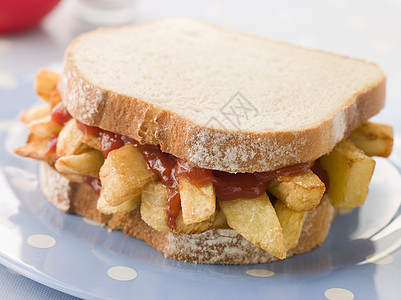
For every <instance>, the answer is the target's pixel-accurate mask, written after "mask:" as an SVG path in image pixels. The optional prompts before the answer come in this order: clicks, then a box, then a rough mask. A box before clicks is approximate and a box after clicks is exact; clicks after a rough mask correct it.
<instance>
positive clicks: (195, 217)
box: [180, 177, 216, 225]
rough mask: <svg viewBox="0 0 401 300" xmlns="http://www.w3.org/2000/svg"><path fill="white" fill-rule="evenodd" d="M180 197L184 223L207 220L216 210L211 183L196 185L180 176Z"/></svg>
mask: <svg viewBox="0 0 401 300" xmlns="http://www.w3.org/2000/svg"><path fill="white" fill-rule="evenodd" d="M180 198H181V209H182V217H183V220H184V224H187V225H188V224H193V223H199V222H201V221H204V220H207V219H208V218H209V217H210V216H211V215H212V214H213V213H214V212H215V210H216V195H215V193H214V188H213V184H212V183H210V184H208V185H205V186H198V185H196V184H193V183H191V182H190V181H189V180H188V179H187V178H186V177H181V178H180Z"/></svg>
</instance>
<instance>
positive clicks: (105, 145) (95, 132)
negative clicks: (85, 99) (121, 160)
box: [77, 121, 135, 158]
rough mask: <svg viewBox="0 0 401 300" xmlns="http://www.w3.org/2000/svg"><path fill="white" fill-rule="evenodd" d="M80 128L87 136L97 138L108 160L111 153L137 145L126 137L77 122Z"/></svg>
mask: <svg viewBox="0 0 401 300" xmlns="http://www.w3.org/2000/svg"><path fill="white" fill-rule="evenodd" d="M77 124H78V128H79V129H80V130H81V131H82V132H83V133H85V134H87V135H92V136H95V137H96V138H97V139H98V140H99V141H100V144H101V146H100V147H101V149H102V152H103V155H104V157H105V158H106V157H107V156H108V155H109V153H110V152H111V151H113V150H115V149H118V148H121V147H122V146H125V145H127V144H135V141H134V140H133V139H131V138H129V137H127V136H125V135H121V134H118V133H114V132H111V131H107V130H103V129H100V128H99V127H96V126H89V125H85V124H83V123H81V122H79V121H77Z"/></svg>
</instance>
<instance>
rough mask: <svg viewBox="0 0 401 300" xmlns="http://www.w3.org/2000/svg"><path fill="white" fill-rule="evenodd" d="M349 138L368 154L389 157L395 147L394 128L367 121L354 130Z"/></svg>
mask: <svg viewBox="0 0 401 300" xmlns="http://www.w3.org/2000/svg"><path fill="white" fill-rule="evenodd" d="M349 139H350V140H351V142H353V143H354V144H355V146H357V147H358V148H359V149H361V150H363V152H365V154H366V155H368V156H381V157H388V156H389V155H390V154H391V151H392V149H393V128H392V127H391V126H389V125H385V124H378V123H373V122H366V123H365V124H363V125H361V126H359V127H358V128H357V129H355V130H354V131H352V132H351V135H350V137H349Z"/></svg>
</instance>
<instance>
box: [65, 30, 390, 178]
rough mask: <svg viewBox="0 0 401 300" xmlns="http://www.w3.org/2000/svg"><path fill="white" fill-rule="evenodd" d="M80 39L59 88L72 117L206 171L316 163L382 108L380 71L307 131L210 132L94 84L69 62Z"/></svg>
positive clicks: (69, 52)
mask: <svg viewBox="0 0 401 300" xmlns="http://www.w3.org/2000/svg"><path fill="white" fill-rule="evenodd" d="M137 26H146V25H137ZM111 30H118V29H111ZM217 30H224V29H217ZM84 38H85V36H83V37H81V38H78V39H77V40H75V41H74V42H73V43H72V44H71V46H70V47H69V49H68V50H67V52H66V56H65V62H64V69H63V72H62V74H61V80H60V82H59V85H58V88H59V90H60V93H61V98H62V99H63V103H64V105H65V106H66V108H67V109H68V111H69V112H70V113H71V115H72V116H73V117H74V118H75V119H77V120H79V121H80V122H83V123H84V124H87V125H90V126H97V127H100V128H102V129H105V130H109V131H113V132H116V133H119V134H123V135H127V136H130V137H131V138H133V139H135V140H137V141H139V142H140V143H144V144H145V143H146V144H153V145H160V147H161V149H162V151H164V152H167V153H170V154H173V155H175V156H176V157H179V158H182V159H185V160H186V161H188V162H189V163H190V164H191V165H193V166H198V167H202V168H206V169H213V170H221V171H226V172H232V173H236V172H247V173H249V172H263V171H269V170H274V169H277V168H280V167H284V166H289V165H293V164H297V163H302V162H308V161H312V160H315V159H317V158H319V157H321V156H322V155H324V154H326V153H328V152H330V151H331V150H332V149H333V148H334V146H335V145H336V144H337V143H338V142H339V141H340V140H342V139H343V138H345V137H347V136H348V135H349V133H350V132H351V131H352V130H353V129H355V128H356V127H358V126H359V125H361V124H362V123H364V122H365V121H366V120H368V119H369V118H370V117H372V116H373V115H375V114H377V113H378V112H379V111H380V110H381V108H382V107H383V106H384V99H385V76H384V75H383V74H382V73H381V77H380V80H378V81H377V82H375V83H374V84H372V85H370V86H366V87H363V88H361V90H360V91H359V92H358V93H356V94H354V95H353V97H352V98H350V99H349V100H348V101H347V103H346V105H345V106H344V107H340V108H339V109H338V110H337V111H335V112H333V114H332V115H331V116H330V117H329V118H327V119H324V120H322V121H321V122H320V123H319V124H315V125H314V126H313V127H310V128H305V129H302V130H295V131H266V132H250V131H244V130H233V131H229V130H224V129H217V128H208V127H205V126H204V125H200V124H197V123H195V122H194V121H191V120H189V119H187V118H185V117H183V116H181V115H179V114H177V113H175V112H174V111H170V110H165V109H163V108H160V107H156V106H154V105H152V104H150V103H149V102H147V101H146V99H136V98H132V97H129V96H126V95H123V94H119V93H116V92H114V91H109V90H104V89H102V88H101V87H99V86H96V85H95V84H93V83H92V82H91V81H90V80H89V79H87V78H85V77H84V76H83V75H82V74H81V73H80V69H79V66H77V65H76V62H75V61H74V59H73V52H74V45H76V44H77V43H79V42H80V41H81V39H84ZM379 72H381V71H380V70H379Z"/></svg>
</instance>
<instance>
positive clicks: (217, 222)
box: [173, 209, 230, 234]
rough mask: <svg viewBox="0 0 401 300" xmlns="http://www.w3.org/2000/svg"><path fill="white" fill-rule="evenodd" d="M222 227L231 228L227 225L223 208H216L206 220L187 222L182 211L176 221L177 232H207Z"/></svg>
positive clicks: (175, 230)
mask: <svg viewBox="0 0 401 300" xmlns="http://www.w3.org/2000/svg"><path fill="white" fill-rule="evenodd" d="M211 228H213V229H220V228H230V227H229V226H228V225H227V220H226V217H225V216H224V214H223V212H222V211H221V210H217V209H216V210H215V212H214V213H213V214H212V215H211V216H210V217H209V218H208V219H206V220H204V221H202V222H198V223H192V224H188V225H187V224H185V223H184V219H183V217H182V213H180V214H179V215H178V217H177V219H176V221H175V226H174V230H173V231H174V233H177V234H197V233H202V232H205V231H206V230H209V229H211Z"/></svg>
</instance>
